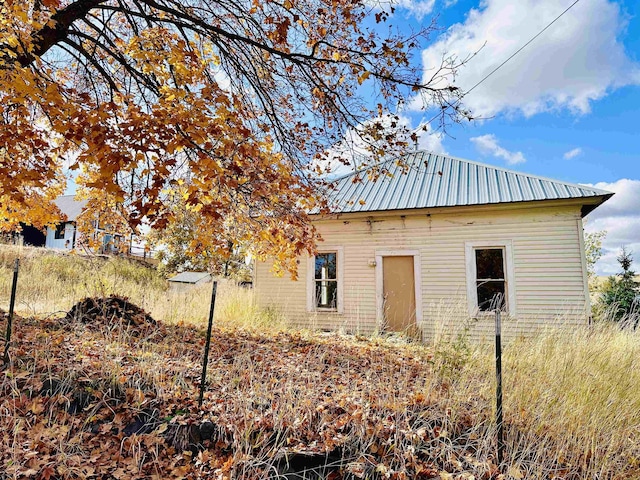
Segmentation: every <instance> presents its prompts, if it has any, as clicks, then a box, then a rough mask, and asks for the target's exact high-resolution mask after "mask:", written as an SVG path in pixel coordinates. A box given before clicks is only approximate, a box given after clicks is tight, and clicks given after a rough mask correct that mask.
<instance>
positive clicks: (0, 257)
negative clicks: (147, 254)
mask: <svg viewBox="0 0 640 480" xmlns="http://www.w3.org/2000/svg"><path fill="white" fill-rule="evenodd" d="M16 258H20V262H21V266H20V273H19V277H18V294H17V299H16V302H17V306H16V309H17V311H18V312H19V313H21V314H23V315H32V316H39V317H46V316H49V315H56V314H60V313H62V312H67V311H68V310H69V309H70V308H71V307H72V306H73V305H74V304H75V303H76V302H78V301H79V300H81V299H82V298H85V297H94V296H98V297H105V296H108V295H111V294H115V295H121V296H126V297H128V298H129V299H131V301H132V302H133V303H135V304H136V305H138V306H140V307H142V308H144V309H145V310H147V311H148V312H149V313H150V314H151V315H152V316H153V317H154V318H155V319H157V320H162V321H164V322H167V323H193V324H199V325H203V324H205V323H206V321H207V318H208V315H209V306H210V302H211V284H204V285H201V286H198V287H195V288H193V289H191V290H188V291H185V292H179V291H174V290H171V289H170V288H169V283H168V282H167V280H166V279H165V278H164V277H162V275H160V274H159V273H158V272H157V270H155V269H154V268H151V267H144V266H142V265H141V264H140V263H138V262H136V261H131V260H128V259H125V258H109V259H105V258H103V257H84V256H83V257H81V256H78V255H74V254H64V253H58V252H56V251H52V250H45V249H42V248H31V247H12V246H4V245H0V308H4V309H5V310H6V309H8V304H9V297H10V291H11V279H12V271H13V264H14V261H15V259H16ZM215 320H216V323H217V324H218V325H219V326H220V327H229V328H233V327H240V328H250V329H256V328H258V329H263V330H264V329H269V330H275V331H277V330H280V329H282V328H285V327H286V322H285V321H284V319H283V318H282V317H281V316H279V315H276V314H274V313H273V312H263V311H260V310H259V309H258V308H257V306H256V304H255V302H254V299H253V293H252V291H251V290H250V289H243V288H237V287H236V286H235V283H234V282H233V281H231V280H229V281H226V280H222V281H220V282H219V287H218V300H217V302H216V310H215Z"/></svg>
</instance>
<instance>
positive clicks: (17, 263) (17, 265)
mask: <svg viewBox="0 0 640 480" xmlns="http://www.w3.org/2000/svg"><path fill="white" fill-rule="evenodd" d="M19 269H20V259H18V258H16V261H15V264H14V265H13V283H12V284H11V300H10V301H9V318H8V319H7V334H6V335H5V337H4V355H3V357H2V359H3V362H4V364H5V365H6V364H7V363H9V345H10V343H11V324H12V323H13V310H14V308H15V305H16V290H17V288H18V270H19Z"/></svg>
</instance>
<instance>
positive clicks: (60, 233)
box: [54, 223, 67, 240]
mask: <svg viewBox="0 0 640 480" xmlns="http://www.w3.org/2000/svg"><path fill="white" fill-rule="evenodd" d="M66 228H67V224H66V223H59V224H58V225H56V234H55V235H54V238H55V239H56V240H62V239H63V238H64V234H65V230H66Z"/></svg>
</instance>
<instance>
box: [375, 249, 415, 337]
mask: <svg viewBox="0 0 640 480" xmlns="http://www.w3.org/2000/svg"><path fill="white" fill-rule="evenodd" d="M382 277H383V279H382V284H383V294H384V319H385V327H386V329H387V330H391V331H395V332H409V331H415V329H416V289H415V276H414V271H413V257H412V256H392V257H383V259H382Z"/></svg>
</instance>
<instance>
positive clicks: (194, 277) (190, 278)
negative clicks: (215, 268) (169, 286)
mask: <svg viewBox="0 0 640 480" xmlns="http://www.w3.org/2000/svg"><path fill="white" fill-rule="evenodd" d="M210 279H211V275H210V274H209V273H207V272H182V273H179V274H178V275H176V276H175V277H171V278H170V279H169V281H170V282H176V283H190V284H196V283H200V282H206V281H209V280H210Z"/></svg>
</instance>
